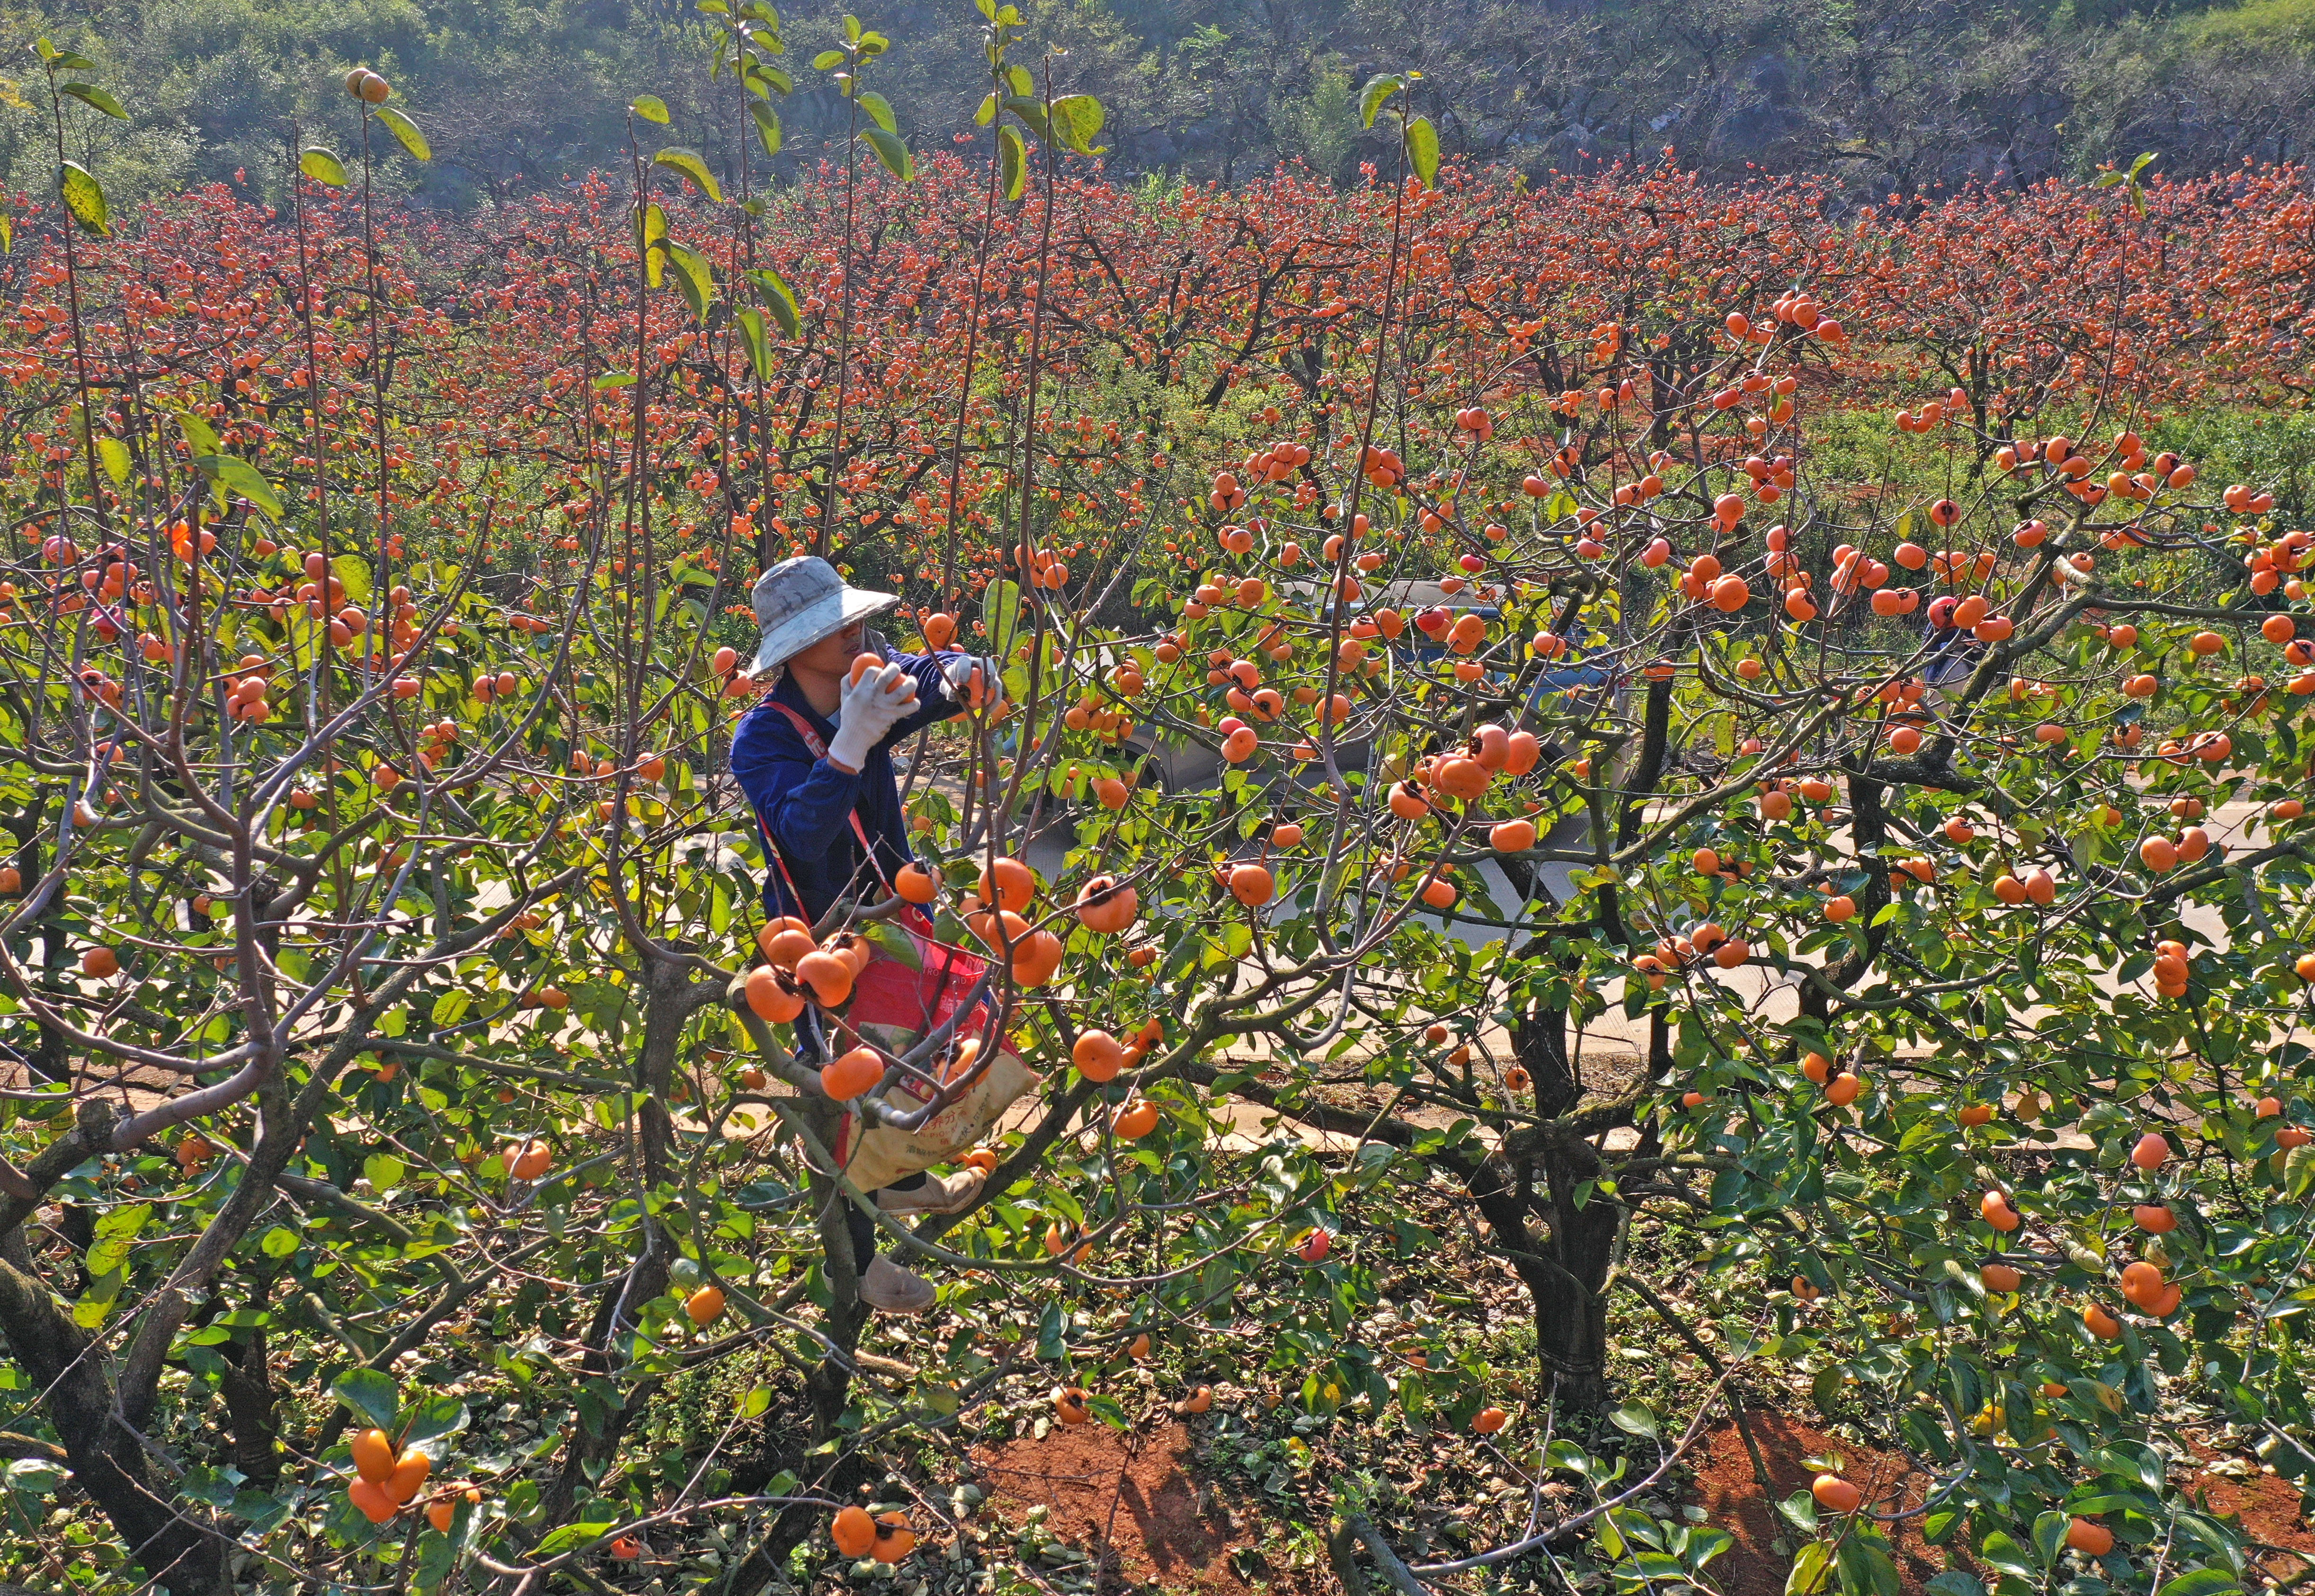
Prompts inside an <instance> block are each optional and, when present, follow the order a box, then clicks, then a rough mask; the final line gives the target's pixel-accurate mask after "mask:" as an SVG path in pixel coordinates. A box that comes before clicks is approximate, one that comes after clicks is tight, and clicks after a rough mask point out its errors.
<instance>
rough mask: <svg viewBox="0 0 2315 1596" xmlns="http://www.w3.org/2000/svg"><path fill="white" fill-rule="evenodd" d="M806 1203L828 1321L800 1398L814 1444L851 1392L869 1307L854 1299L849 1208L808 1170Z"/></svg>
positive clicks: (830, 1428) (829, 1431)
mask: <svg viewBox="0 0 2315 1596" xmlns="http://www.w3.org/2000/svg"><path fill="white" fill-rule="evenodd" d="M812 1207H813V1210H814V1211H816V1212H817V1213H818V1214H819V1215H820V1246H821V1249H822V1255H823V1257H824V1260H825V1261H824V1263H823V1264H822V1265H821V1267H822V1269H823V1271H824V1272H825V1273H826V1275H827V1279H828V1290H829V1297H830V1299H831V1300H830V1302H829V1310H828V1318H827V1320H826V1321H825V1322H824V1323H823V1324H822V1325H821V1326H820V1333H821V1334H824V1335H826V1336H827V1337H828V1339H829V1343H830V1350H829V1352H827V1353H826V1354H825V1355H823V1356H822V1357H821V1359H820V1361H819V1362H818V1363H817V1364H815V1365H813V1367H812V1372H811V1373H810V1374H809V1375H807V1376H805V1377H804V1382H803V1388H804V1395H805V1397H807V1398H809V1399H810V1401H811V1403H812V1440H813V1441H816V1442H817V1441H826V1440H828V1439H829V1437H830V1436H832V1435H834V1434H835V1433H836V1426H837V1423H838V1421H839V1420H841V1419H842V1418H843V1417H844V1405H845V1403H846V1401H847V1399H848V1398H849V1397H850V1396H851V1392H852V1355H853V1353H855V1352H857V1351H858V1350H859V1347H860V1337H861V1334H862V1333H863V1332H865V1330H866V1329H867V1328H868V1314H869V1308H868V1305H867V1304H866V1303H865V1302H863V1301H861V1300H860V1271H861V1269H862V1267H863V1266H862V1265H861V1264H858V1263H856V1261H855V1260H854V1258H853V1255H852V1233H851V1229H850V1227H849V1226H848V1225H847V1222H846V1215H847V1210H848V1208H849V1207H850V1204H849V1203H847V1201H845V1199H844V1198H843V1197H842V1196H841V1195H840V1194H839V1193H838V1192H837V1189H836V1183H835V1182H834V1181H833V1180H831V1179H829V1177H828V1176H827V1175H822V1174H820V1172H819V1171H818V1170H814V1171H812Z"/></svg>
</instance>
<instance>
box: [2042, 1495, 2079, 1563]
mask: <svg viewBox="0 0 2315 1596" xmlns="http://www.w3.org/2000/svg"><path fill="white" fill-rule="evenodd" d="M2072 1527H2073V1515H2072V1514H2071V1513H2063V1512H2058V1511H2057V1510H2056V1509H2054V1508H2053V1509H2052V1510H2051V1511H2050V1512H2045V1513H2044V1514H2042V1515H2041V1516H2040V1517H2038V1518H2036V1520H2035V1521H2034V1549H2035V1550H2036V1551H2037V1552H2039V1553H2041V1554H2042V1566H2043V1567H2044V1568H2047V1567H2049V1566H2050V1565H2052V1564H2053V1563H2055V1562H2056V1561H2057V1560H2058V1550H2059V1548H2060V1547H2063V1546H2064V1545H2065V1544H2066V1531H2067V1530H2070V1529H2071V1528H2072Z"/></svg>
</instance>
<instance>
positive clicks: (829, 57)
mask: <svg viewBox="0 0 2315 1596" xmlns="http://www.w3.org/2000/svg"><path fill="white" fill-rule="evenodd" d="M850 59H851V57H849V56H847V55H846V54H845V53H844V52H843V51H842V50H840V49H824V50H822V51H820V54H818V55H816V56H814V57H813V58H812V70H813V71H814V72H826V71H828V70H829V69H830V68H831V67H841V66H843V65H844V63H845V62H847V61H848V60H850Z"/></svg>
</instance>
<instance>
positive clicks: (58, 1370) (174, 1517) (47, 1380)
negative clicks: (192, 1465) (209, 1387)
mask: <svg viewBox="0 0 2315 1596" xmlns="http://www.w3.org/2000/svg"><path fill="white" fill-rule="evenodd" d="M16 1239H17V1241H18V1244H19V1245H18V1246H17V1247H16V1248H15V1249H13V1250H14V1251H16V1252H17V1253H18V1254H19V1255H20V1262H21V1263H29V1262H30V1259H29V1258H28V1257H23V1256H22V1238H21V1237H17V1238H16ZM0 1334H4V1335H5V1336H6V1338H7V1343H8V1350H9V1352H10V1353H11V1355H13V1357H14V1358H15V1360H16V1361H17V1362H18V1363H19V1364H20V1365H22V1368H23V1370H24V1371H25V1373H26V1374H28V1375H30V1376H31V1384H32V1388H33V1389H35V1390H37V1391H39V1392H40V1393H41V1394H42V1401H41V1405H42V1406H43V1407H45V1408H46V1409H47V1411H48V1415H49V1423H52V1424H54V1425H55V1426H56V1431H57V1433H58V1435H59V1436H61V1437H63V1438H64V1443H65V1454H66V1457H67V1460H68V1461H69V1462H70V1463H71V1465H72V1476H73V1483H74V1484H75V1485H78V1486H79V1487H80V1488H81V1489H82V1490H84V1491H85V1492H87V1493H88V1494H89V1498H90V1500H92V1501H93V1502H94V1503H96V1504H97V1506H98V1507H100V1508H102V1510H103V1512H104V1516H105V1517H106V1518H108V1519H110V1520H111V1521H112V1527H113V1528H114V1529H115V1530H118V1531H119V1532H120V1538H121V1539H122V1540H123V1541H125V1542H127V1543H128V1547H129V1556H132V1557H134V1558H136V1559H137V1563H138V1564H139V1565H142V1566H143V1567H144V1569H145V1571H146V1575H147V1577H148V1579H149V1580H150V1582H151V1583H153V1584H155V1585H161V1586H165V1587H166V1588H167V1590H168V1591H169V1592H170V1596H230V1592H231V1590H232V1582H231V1581H230V1580H229V1579H228V1578H227V1576H226V1565H225V1546H224V1543H223V1542H222V1541H220V1540H219V1539H218V1538H217V1537H216V1536H215V1535H214V1534H212V1533H210V1531H209V1530H208V1527H207V1526H206V1525H205V1524H202V1523H200V1522H199V1521H196V1520H194V1519H193V1518H192V1517H191V1516H190V1515H189V1514H187V1513H184V1512H180V1511H179V1509H178V1505H177V1503H173V1502H172V1501H171V1499H170V1496H171V1494H170V1493H168V1492H166V1491H165V1490H156V1489H155V1487H154V1485H153V1484H152V1482H151V1480H150V1478H149V1476H147V1475H146V1469H145V1450H144V1446H143V1443H142V1442H140V1441H138V1440H137V1437H136V1436H135V1435H134V1434H132V1433H130V1432H129V1430H128V1429H127V1428H126V1427H125V1426H124V1425H122V1424H121V1423H119V1422H118V1420H117V1418H116V1417H115V1403H114V1400H113V1391H112V1381H111V1379H109V1378H108V1377H107V1375H106V1373H105V1362H104V1360H103V1359H102V1357H100V1356H99V1355H98V1354H97V1353H96V1352H95V1351H94V1350H93V1348H92V1347H91V1346H90V1344H89V1338H88V1335H87V1334H86V1333H85V1332H84V1331H83V1330H82V1329H81V1328H80V1326H77V1325H75V1324H74V1323H73V1321H72V1317H71V1316H70V1315H68V1314H67V1313H66V1312H65V1311H64V1310H63V1309H62V1308H59V1307H58V1306H57V1303H56V1301H55V1299H53V1298H51V1297H50V1296H49V1292H48V1290H47V1289H46V1288H45V1287H43V1286H42V1285H41V1284H40V1281H38V1280H37V1279H35V1278H33V1277H32V1276H31V1274H29V1273H27V1272H25V1271H24V1269H23V1268H22V1267H20V1266H19V1262H10V1261H8V1260H6V1259H0Z"/></svg>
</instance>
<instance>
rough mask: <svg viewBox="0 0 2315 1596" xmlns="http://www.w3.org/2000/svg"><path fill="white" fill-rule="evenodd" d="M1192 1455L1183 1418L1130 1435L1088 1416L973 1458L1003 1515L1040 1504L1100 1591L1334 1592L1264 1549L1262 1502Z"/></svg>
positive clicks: (1205, 1594) (1231, 1595)
mask: <svg viewBox="0 0 2315 1596" xmlns="http://www.w3.org/2000/svg"><path fill="white" fill-rule="evenodd" d="M1194 1454H1195V1438H1194V1437H1193V1435H1192V1433H1191V1432H1190V1429H1189V1426H1188V1425H1186V1424H1184V1423H1179V1422H1175V1423H1169V1424H1167V1425H1166V1427H1165V1428H1164V1429H1163V1430H1158V1431H1152V1432H1147V1433H1141V1432H1136V1433H1133V1434H1120V1433H1119V1432H1117V1431H1114V1430H1113V1429H1111V1428H1110V1427H1109V1426H1108V1425H1106V1424H1098V1423H1095V1424H1081V1425H1078V1426H1077V1427H1075V1428H1073V1429H1068V1428H1061V1427H1058V1426H1057V1427H1056V1428H1054V1430H1053V1431H1052V1432H1051V1433H1050V1434H1048V1435H1046V1436H1045V1437H1044V1438H1043V1439H1042V1440H1037V1439H1034V1438H1032V1437H1027V1436H1024V1437H1022V1438H1020V1439H1018V1440H1015V1441H1005V1442H1002V1443H1000V1444H998V1445H996V1446H992V1447H988V1448H984V1449H982V1450H980V1451H979V1452H977V1453H975V1454H974V1459H973V1461H974V1464H975V1467H976V1468H977V1470H978V1471H979V1473H980V1476H981V1478H982V1479H983V1480H984V1481H985V1482H986V1484H987V1486H988V1488H989V1494H990V1497H991V1500H992V1503H994V1504H995V1505H997V1506H998V1508H999V1509H1000V1510H1001V1511H1002V1512H1004V1513H1005V1514H1006V1516H1007V1517H1008V1518H1012V1519H1016V1520H1017V1519H1018V1517H1019V1516H1020V1515H1021V1514H1022V1513H1024V1512H1026V1511H1027V1510H1029V1509H1031V1508H1034V1507H1038V1506H1042V1507H1044V1508H1045V1509H1046V1510H1047V1512H1048V1515H1049V1516H1048V1517H1047V1519H1046V1525H1047V1527H1048V1528H1050V1529H1051V1530H1052V1532H1053V1534H1054V1535H1055V1536H1056V1538H1059V1539H1060V1541H1062V1542H1063V1543H1064V1544H1066V1545H1068V1546H1070V1547H1076V1548H1077V1549H1078V1550H1079V1551H1082V1552H1084V1553H1086V1554H1087V1556H1089V1557H1091V1558H1093V1559H1094V1560H1095V1563H1096V1565H1098V1566H1099V1568H1100V1571H1101V1578H1100V1581H1099V1587H1098V1588H1099V1589H1100V1590H1101V1591H1103V1592H1119V1591H1127V1590H1133V1589H1137V1588H1155V1589H1157V1590H1159V1591H1163V1592H1168V1593H1169V1596H1170V1593H1173V1592H1183V1593H1185V1596H1186V1593H1189V1592H1195V1593H1196V1596H1258V1593H1261V1592H1282V1593H1287V1596H1317V1592H1321V1591H1326V1590H1329V1589H1331V1588H1332V1587H1333V1582H1332V1580H1331V1579H1330V1578H1329V1579H1320V1580H1313V1579H1311V1578H1310V1577H1309V1576H1308V1574H1306V1573H1304V1572H1303V1571H1299V1570H1296V1569H1293V1568H1291V1567H1287V1566H1282V1565H1279V1563H1278V1562H1277V1561H1276V1560H1275V1559H1274V1558H1273V1557H1271V1556H1266V1555H1265V1549H1264V1542H1265V1540H1266V1539H1268V1535H1267V1533H1266V1531H1267V1530H1268V1528H1269V1525H1268V1523H1267V1521H1266V1518H1265V1515H1264V1510H1263V1508H1262V1507H1261V1506H1260V1504H1259V1503H1251V1502H1249V1501H1248V1500H1247V1499H1246V1498H1245V1497H1242V1496H1239V1495H1237V1494H1236V1493H1234V1492H1232V1491H1230V1490H1228V1488H1226V1487H1224V1486H1222V1485H1218V1484H1216V1483H1215V1482H1213V1481H1212V1480H1210V1479H1207V1478H1204V1477H1202V1476H1201V1474H1200V1472H1199V1470H1198V1467H1197V1464H1196V1459H1195V1455H1194Z"/></svg>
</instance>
